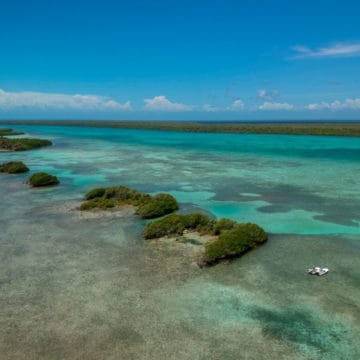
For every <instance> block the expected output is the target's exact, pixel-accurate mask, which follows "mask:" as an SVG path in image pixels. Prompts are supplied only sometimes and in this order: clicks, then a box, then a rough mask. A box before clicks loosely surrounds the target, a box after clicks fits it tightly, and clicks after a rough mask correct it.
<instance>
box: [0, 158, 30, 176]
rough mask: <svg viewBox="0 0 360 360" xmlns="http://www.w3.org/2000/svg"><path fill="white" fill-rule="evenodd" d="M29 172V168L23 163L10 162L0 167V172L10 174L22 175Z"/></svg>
mask: <svg viewBox="0 0 360 360" xmlns="http://www.w3.org/2000/svg"><path fill="white" fill-rule="evenodd" d="M28 171H29V168H28V167H27V166H26V165H25V164H24V163H23V162H21V161H10V162H8V163H4V164H1V165H0V172H3V173H8V174H21V173H26V172H28Z"/></svg>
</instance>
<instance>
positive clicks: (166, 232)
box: [144, 213, 216, 239]
mask: <svg viewBox="0 0 360 360" xmlns="http://www.w3.org/2000/svg"><path fill="white" fill-rule="evenodd" d="M215 224H216V221H215V220H212V219H210V218H209V217H207V216H206V215H204V214H201V213H192V214H187V215H180V214H172V215H169V216H166V217H164V218H162V219H160V220H156V221H152V222H150V223H149V224H147V226H146V227H145V230H144V237H145V239H155V238H159V237H162V236H171V235H182V234H183V233H184V231H185V230H193V231H199V232H201V233H212V232H213V228H214V226H215Z"/></svg>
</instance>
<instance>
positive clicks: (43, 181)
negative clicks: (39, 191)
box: [29, 172, 60, 187]
mask: <svg viewBox="0 0 360 360" xmlns="http://www.w3.org/2000/svg"><path fill="white" fill-rule="evenodd" d="M59 183H60V182H59V180H58V178H57V177H56V176H54V175H50V174H47V173H44V172H39V173H35V174H33V175H31V177H30V178H29V184H30V185H31V186H32V187H41V186H53V185H58V184H59Z"/></svg>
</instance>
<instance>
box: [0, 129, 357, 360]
mask: <svg viewBox="0 0 360 360" xmlns="http://www.w3.org/2000/svg"><path fill="white" fill-rule="evenodd" d="M13 128H15V129H19V130H25V131H26V132H28V133H29V134H30V135H32V136H41V137H45V138H49V139H52V140H53V142H54V146H53V147H51V148H44V149H41V150H36V151H30V152H22V153H0V162H3V161H8V160H12V159H20V160H23V161H24V162H25V163H26V164H27V165H28V166H29V167H30V168H31V171H32V172H35V171H43V170H44V171H49V172H51V173H54V174H55V175H57V176H58V177H59V178H60V181H61V186H59V187H57V188H53V189H42V190H31V189H29V188H28V187H27V185H26V184H25V183H24V182H25V181H26V178H27V175H24V176H23V175H20V176H7V175H2V176H1V177H0V183H1V189H0V194H1V203H0V214H1V217H0V228H1V232H0V239H1V240H0V249H1V252H0V256H1V263H0V287H1V293H0V354H1V358H4V359H260V360H261V359H268V358H276V359H357V358H359V356H360V349H359V345H358V342H357V341H356V340H357V339H358V338H359V335H360V334H359V330H358V329H359V325H360V321H359V313H360V311H359V298H360V291H359V285H360V269H359V261H358V259H359V254H360V252H359V246H360V235H359V234H360V191H359V186H358V179H359V178H360V139H359V138H340V137H317V136H314V137H311V136H275V135H240V134H191V133H172V132H162V131H141V130H123V129H101V128H99V129H94V128H78V127H61V126H16V127H15V126H13ZM117 184H118V185H120V184H121V185H125V186H130V187H134V188H136V189H138V190H141V191H148V192H153V193H156V192H160V191H166V192H170V193H172V194H173V195H175V196H176V197H177V198H178V200H179V201H180V202H181V206H182V210H183V211H186V210H187V209H191V208H200V209H202V210H204V211H206V212H208V213H210V214H213V215H214V216H217V217H221V216H226V217H230V218H233V219H235V220H237V221H251V222H256V223H258V224H260V225H261V226H263V227H264V228H265V229H266V230H267V231H268V232H270V233H271V235H270V240H269V242H268V243H267V244H266V245H265V246H262V247H261V248H259V249H256V250H255V251H253V252H251V253H249V254H247V255H245V256H243V257H242V258H241V259H238V260H236V261H233V262H231V263H230V264H220V265H218V266H216V267H214V268H211V269H199V268H197V267H196V266H195V265H194V264H192V262H191V261H190V259H189V258H187V257H186V256H185V254H183V253H181V252H179V251H175V250H174V249H173V248H170V247H168V248H167V247H166V246H165V247H164V246H158V245H157V244H156V243H154V242H152V243H149V242H145V241H144V240H143V239H142V236H141V232H142V229H143V226H144V222H143V221H141V220H139V219H137V218H136V217H134V216H131V215H126V216H106V217H103V218H101V217H86V216H81V215H80V214H79V212H78V211H77V210H76V206H78V204H79V201H81V198H82V196H83V194H84V193H85V192H86V191H88V190H89V189H91V188H93V187H96V186H108V185H117ZM313 265H322V266H329V267H330V269H331V272H330V274H329V275H328V276H326V277H321V278H318V277H311V276H308V275H307V274H306V273H305V269H306V268H307V267H309V266H313Z"/></svg>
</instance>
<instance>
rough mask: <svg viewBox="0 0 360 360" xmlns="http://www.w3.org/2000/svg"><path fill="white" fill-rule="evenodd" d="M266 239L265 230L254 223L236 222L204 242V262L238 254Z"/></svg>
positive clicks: (207, 262)
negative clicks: (211, 239)
mask: <svg viewBox="0 0 360 360" xmlns="http://www.w3.org/2000/svg"><path fill="white" fill-rule="evenodd" d="M266 240H267V234H266V233H265V231H264V230H263V229H262V228H261V227H260V226H259V225H256V224H251V223H246V224H236V225H235V226H234V227H233V228H232V229H230V230H223V231H222V232H221V233H220V235H219V237H218V238H217V239H215V240H213V241H210V242H208V243H207V244H205V253H204V262H205V263H206V264H213V263H216V262H218V261H219V260H221V259H224V258H231V257H235V256H239V255H241V254H243V253H245V252H247V251H249V250H251V249H253V248H254V247H256V246H258V245H260V244H262V243H264V242H265V241H266Z"/></svg>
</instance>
